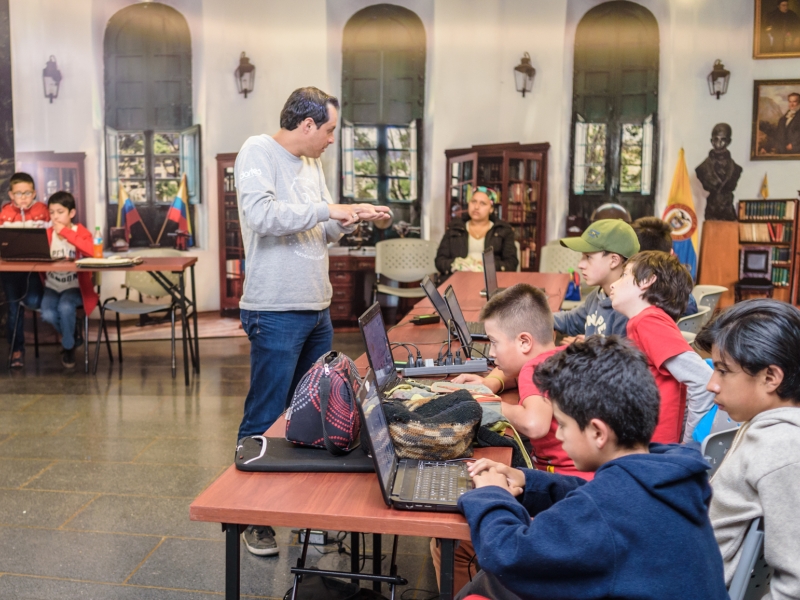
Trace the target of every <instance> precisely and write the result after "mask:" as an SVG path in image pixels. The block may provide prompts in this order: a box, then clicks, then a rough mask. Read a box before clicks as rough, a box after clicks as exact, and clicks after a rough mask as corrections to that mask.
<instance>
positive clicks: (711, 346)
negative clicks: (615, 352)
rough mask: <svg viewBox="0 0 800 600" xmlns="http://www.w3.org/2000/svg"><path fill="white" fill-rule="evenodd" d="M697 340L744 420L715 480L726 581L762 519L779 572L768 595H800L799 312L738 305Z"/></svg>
mask: <svg viewBox="0 0 800 600" xmlns="http://www.w3.org/2000/svg"><path fill="white" fill-rule="evenodd" d="M696 344H697V345H698V346H699V347H700V348H702V349H703V350H705V351H706V352H708V351H710V352H711V356H712V359H713V361H714V375H713V376H712V377H711V380H710V381H709V382H708V390H709V391H711V392H714V393H715V394H716V399H715V402H716V403H717V404H718V405H719V407H720V408H721V409H724V410H726V411H727V412H728V413H729V414H730V416H731V418H732V419H734V420H736V421H741V422H743V423H744V424H743V425H742V427H741V429H740V430H739V432H738V433H737V435H736V438H735V439H734V441H733V444H732V445H731V448H730V449H729V450H728V453H727V455H726V456H725V459H724V461H723V462H722V465H720V467H719V470H718V471H717V472H716V474H715V475H714V477H713V479H712V480H711V487H712V488H713V490H714V495H713V497H712V500H711V506H710V509H709V516H710V517H711V524H712V526H713V528H714V535H715V536H716V538H717V543H718V544H719V546H720V550H721V552H722V558H723V561H724V566H725V583H726V584H730V582H731V579H732V578H733V574H734V572H735V570H736V566H737V565H738V563H739V559H740V558H741V551H742V542H743V540H744V537H745V534H746V532H747V529H748V526H749V525H750V522H751V521H752V520H753V519H755V518H757V517H763V520H764V558H765V559H766V561H767V564H768V565H770V566H771V567H772V568H773V569H774V570H775V573H774V575H773V577H772V582H771V591H770V593H769V594H768V595H767V596H764V598H768V599H771V600H779V599H780V600H784V599H787V600H788V599H789V598H800V519H798V518H797V506H798V503H800V310H798V309H797V308H795V307H794V306H792V305H791V304H786V303H784V302H779V301H777V300H747V301H745V302H740V303H739V304H736V305H734V306H733V307H731V308H729V309H728V310H726V311H725V312H723V313H722V314H720V315H719V316H718V317H717V318H716V319H715V320H713V321H712V322H711V323H709V324H708V326H707V327H706V328H705V329H703V330H702V331H701V332H700V334H698V336H697V340H696Z"/></svg>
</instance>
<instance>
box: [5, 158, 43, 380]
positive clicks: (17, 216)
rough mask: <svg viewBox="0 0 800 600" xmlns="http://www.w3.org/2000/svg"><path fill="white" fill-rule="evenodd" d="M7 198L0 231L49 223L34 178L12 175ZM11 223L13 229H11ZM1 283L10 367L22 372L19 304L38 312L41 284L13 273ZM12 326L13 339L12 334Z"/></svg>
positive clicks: (33, 276)
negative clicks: (5, 310)
mask: <svg viewBox="0 0 800 600" xmlns="http://www.w3.org/2000/svg"><path fill="white" fill-rule="evenodd" d="M8 197H9V198H10V199H11V202H9V203H8V204H6V205H5V206H3V209H2V210H0V227H8V226H13V227H19V226H23V227H25V226H28V225H32V226H36V223H37V222H38V223H39V225H40V226H41V227H44V224H45V223H46V222H47V221H49V220H50V215H49V214H48V212H47V207H46V206H45V205H44V204H42V203H41V202H37V201H36V187H35V185H34V183H33V178H32V177H31V176H30V175H28V174H27V173H14V174H13V175H12V176H11V179H10V180H9V185H8ZM12 223H13V224H15V225H11V224H12ZM0 281H2V283H3V291H4V292H5V295H6V304H7V305H8V317H7V318H6V326H7V332H8V343H9V345H11V343H12V340H13V344H14V347H13V348H12V349H11V366H12V367H14V368H21V367H22V366H24V364H25V334H24V331H23V323H24V322H25V309H24V308H22V306H21V305H20V303H22V304H24V305H25V306H27V307H28V308H31V309H34V310H35V309H37V308H39V303H40V302H41V301H42V282H41V280H40V279H39V276H38V275H37V274H36V273H12V272H5V273H2V274H0ZM17 311H19V314H17ZM15 324H16V335H15V334H14V325H15Z"/></svg>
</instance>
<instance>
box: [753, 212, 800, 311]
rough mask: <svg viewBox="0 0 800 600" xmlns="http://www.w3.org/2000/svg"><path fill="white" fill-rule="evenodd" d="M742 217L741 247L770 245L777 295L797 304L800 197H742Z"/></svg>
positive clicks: (772, 276)
mask: <svg viewBox="0 0 800 600" xmlns="http://www.w3.org/2000/svg"><path fill="white" fill-rule="evenodd" d="M738 216H739V247H740V248H747V247H755V246H758V247H766V248H769V249H770V251H771V253H772V255H771V257H772V269H771V273H770V279H771V280H772V284H773V285H774V286H775V290H774V292H773V297H774V298H776V299H778V300H783V301H784V302H791V303H793V304H797V301H798V284H799V283H800V282H798V257H799V256H800V254H798V247H797V240H798V232H797V225H798V223H797V221H798V214H797V200H794V199H789V200H782V199H781V200H740V201H739V215H738Z"/></svg>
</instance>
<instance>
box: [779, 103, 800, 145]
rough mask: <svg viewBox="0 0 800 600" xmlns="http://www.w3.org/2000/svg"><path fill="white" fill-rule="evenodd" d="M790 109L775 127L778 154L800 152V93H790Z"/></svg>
mask: <svg viewBox="0 0 800 600" xmlns="http://www.w3.org/2000/svg"><path fill="white" fill-rule="evenodd" d="M788 100H789V110H787V111H786V114H784V115H783V116H782V117H781V118H780V119H779V120H778V125H777V126H776V127H775V151H776V152H777V153H778V154H800V118H798V115H797V111H798V109H800V94H798V93H797V92H792V93H791V94H789V97H788Z"/></svg>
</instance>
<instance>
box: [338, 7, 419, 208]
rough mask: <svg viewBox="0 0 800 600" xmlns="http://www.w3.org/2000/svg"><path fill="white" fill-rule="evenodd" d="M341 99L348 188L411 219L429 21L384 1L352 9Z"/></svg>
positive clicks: (352, 193) (346, 32) (346, 193)
mask: <svg viewBox="0 0 800 600" xmlns="http://www.w3.org/2000/svg"><path fill="white" fill-rule="evenodd" d="M341 100H342V102H341V104H342V120H343V124H344V127H343V131H342V196H343V197H345V198H349V199H352V200H355V201H358V202H365V201H367V202H370V201H371V202H379V203H381V204H383V203H390V204H394V205H396V206H395V207H394V209H395V218H396V219H398V218H404V219H405V220H410V217H409V214H410V210H409V209H410V205H411V204H412V203H413V202H414V201H416V200H417V198H418V190H419V186H420V181H419V177H418V176H417V174H418V173H419V159H420V157H419V154H418V152H417V148H418V147H419V133H420V132H421V126H420V125H421V119H422V116H423V111H424V107H425V28H424V26H423V25H422V21H421V20H420V18H419V17H418V16H417V15H416V14H414V13H413V12H411V11H410V10H407V9H405V8H402V7H400V6H395V5H392V4H378V5H375V6H370V7H368V8H365V9H363V10H361V11H359V12H357V13H356V14H355V15H353V17H352V18H351V19H350V20H349V21H348V22H347V25H345V28H344V35H343V41H342V98H341ZM398 210H399V211H400V214H399V215H398Z"/></svg>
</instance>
